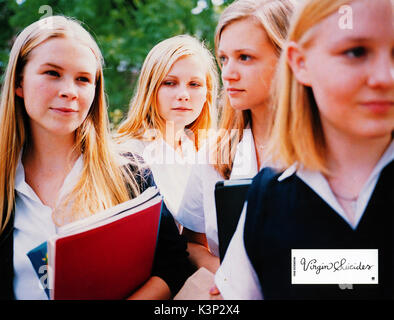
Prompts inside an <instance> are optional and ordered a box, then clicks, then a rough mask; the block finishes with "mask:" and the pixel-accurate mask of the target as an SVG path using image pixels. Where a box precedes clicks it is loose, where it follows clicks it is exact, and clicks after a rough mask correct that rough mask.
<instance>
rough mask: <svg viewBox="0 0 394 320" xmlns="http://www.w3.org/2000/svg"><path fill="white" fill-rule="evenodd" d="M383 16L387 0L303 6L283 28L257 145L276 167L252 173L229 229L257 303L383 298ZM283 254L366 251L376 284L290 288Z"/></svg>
mask: <svg viewBox="0 0 394 320" xmlns="http://www.w3.org/2000/svg"><path fill="white" fill-rule="evenodd" d="M393 12H394V10H393V2H392V1H390V0H375V1H369V0H354V1H349V0H335V1H332V0H323V1H322V0H306V1H303V2H302V5H301V7H300V8H299V11H298V13H297V14H296V15H295V19H294V20H293V21H292V24H291V28H290V31H289V43H288V45H287V47H286V50H285V51H284V54H283V56H282V59H281V61H280V67H279V80H278V83H277V86H278V91H279V95H278V100H277V103H276V105H277V109H276V114H275V122H274V127H273V131H272V139H271V140H270V145H269V150H270V154H271V155H272V159H273V161H274V162H275V163H276V164H277V165H278V166H280V167H281V170H279V171H278V170H272V169H271V168H266V169H264V170H262V171H261V172H260V173H259V175H258V176H257V177H255V179H254V182H253V184H252V186H251V189H250V193H249V197H248V200H247V209H246V210H245V212H244V213H243V217H242V218H241V223H242V222H243V220H244V219H245V222H244V227H243V226H240V225H239V226H238V229H239V230H240V231H241V233H242V231H243V233H244V234H243V236H242V235H241V236H239V237H238V239H241V240H242V239H243V240H244V246H245V249H246V253H247V256H248V257H249V259H250V262H251V264H252V265H253V268H254V270H255V272H256V274H257V283H258V285H259V287H260V290H259V295H260V298H262V297H264V298H265V299H393V297H394V296H393V292H394V290H393V274H394V273H393V270H394V264H393V261H394V247H393V244H394V238H393V234H394V233H393V230H394V218H393V214H392V213H393V211H394V202H393V194H394V185H393V181H394V143H393V131H394V57H393V52H394V28H393V21H394V17H393ZM345 14H347V16H345ZM245 213H246V216H245ZM241 223H240V224H241ZM292 249H316V250H318V251H319V250H320V251H323V250H324V249H375V250H376V249H377V250H378V262H377V264H375V263H371V264H374V266H373V267H374V268H376V269H375V271H377V272H378V281H377V278H375V279H372V278H371V279H370V280H371V283H370V284H351V283H350V284H349V285H347V286H341V285H340V283H339V284H331V285H319V284H312V285H311V284H309V285H308V284H298V285H292V283H291V282H292V280H291V276H292V272H291V266H292V262H291V258H290V257H291V250H292ZM236 256H237V253H234V254H233V255H232V256H231V257H230V256H228V258H229V260H228V263H229V264H231V260H232V262H233V263H234V261H237V258H236ZM226 258H227V257H226ZM344 258H347V257H346V256H345V257H344ZM225 260H226V259H225ZM349 263H350V261H349ZM362 263H363V264H367V263H368V261H363V262H362ZM299 267H300V268H301V266H299ZM343 267H344V269H343V270H342V272H348V273H349V277H356V278H357V274H360V273H362V270H360V269H359V270H355V269H357V268H354V269H353V270H351V267H352V266H350V267H349V265H348V264H345V265H344V266H343ZM353 267H354V265H353ZM349 268H350V269H349ZM344 270H347V271H344ZM243 271H244V270H234V271H233V272H234V273H239V272H243ZM322 271H323V270H322ZM325 271H327V270H325ZM245 272H247V271H245ZM327 272H329V271H327ZM331 272H332V271H331ZM339 272H340V271H338V273H339ZM228 279H229V281H230V282H231V281H232V280H231V279H233V278H232V277H231V274H229V275H228ZM373 280H375V281H373ZM219 287H220V286H219ZM239 287H243V290H244V289H245V288H244V284H241V283H235V284H233V285H229V286H227V287H225V286H222V287H220V290H221V292H222V294H223V295H224V296H225V297H229V298H231V297H233V296H234V294H233V293H232V292H234V291H237V288H239ZM346 288H347V289H346ZM227 293H228V294H227ZM244 297H245V296H244ZM254 297H255V298H256V297H257V296H256V295H255V296H254ZM246 298H248V297H247V296H246Z"/></svg>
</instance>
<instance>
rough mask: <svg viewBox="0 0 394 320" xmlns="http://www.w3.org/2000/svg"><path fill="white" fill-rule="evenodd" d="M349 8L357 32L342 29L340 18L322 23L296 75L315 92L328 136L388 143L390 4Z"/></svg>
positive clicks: (392, 76) (392, 55)
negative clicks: (371, 139)
mask: <svg viewBox="0 0 394 320" xmlns="http://www.w3.org/2000/svg"><path fill="white" fill-rule="evenodd" d="M350 5H351V8H352V14H353V17H352V18H353V29H345V30H342V29H340V28H339V24H338V21H339V18H340V17H341V15H340V14H339V13H338V14H333V15H331V16H329V17H328V18H327V19H325V20H323V21H322V22H321V23H320V24H319V25H317V26H316V30H315V31H314V32H315V34H313V35H312V37H313V38H312V44H311V45H310V47H308V48H307V49H305V50H304V53H303V55H301V56H300V57H299V59H298V63H297V64H298V66H300V65H303V66H301V68H299V71H298V72H296V73H295V75H296V77H297V78H298V79H299V80H301V82H303V83H304V84H306V85H308V86H310V87H312V90H313V93H314V96H315V99H316V103H317V105H318V109H319V113H320V118H321V122H322V125H323V130H324V132H325V135H326V136H327V134H331V133H332V134H334V136H338V133H340V134H346V135H348V136H352V137H358V138H363V137H364V138H366V137H369V138H379V137H382V138H383V137H385V138H388V139H389V138H390V137H391V132H392V131H393V130H394V25H393V21H394V17H393V7H392V4H391V2H390V0H375V1H369V0H356V1H353V2H351V3H350ZM390 139H391V138H390Z"/></svg>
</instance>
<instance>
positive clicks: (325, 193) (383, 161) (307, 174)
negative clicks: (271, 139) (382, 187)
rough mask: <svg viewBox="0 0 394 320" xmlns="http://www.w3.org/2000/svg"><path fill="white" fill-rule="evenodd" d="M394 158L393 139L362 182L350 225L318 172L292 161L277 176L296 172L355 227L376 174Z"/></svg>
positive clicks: (373, 184)
mask: <svg viewBox="0 0 394 320" xmlns="http://www.w3.org/2000/svg"><path fill="white" fill-rule="evenodd" d="M393 160H394V141H392V142H391V144H390V145H389V147H388V148H387V149H386V151H385V152H384V154H383V156H382V157H381V158H380V160H379V161H378V163H377V164H376V166H375V167H374V169H373V170H372V172H371V174H370V176H369V177H368V179H367V181H366V182H365V183H364V186H363V188H362V190H361V191H360V194H359V197H358V200H357V203H356V205H357V211H356V212H357V214H356V223H355V225H351V224H350V223H349V221H348V219H347V217H346V215H345V213H344V211H343V209H342V207H341V206H340V204H339V203H338V201H337V199H336V197H335V196H334V194H333V193H332V190H331V188H330V186H329V184H328V182H327V179H326V178H325V177H324V176H323V175H322V174H321V173H320V172H319V171H312V170H308V169H305V168H303V166H302V165H301V166H299V168H298V169H297V163H294V164H293V165H292V166H290V167H289V168H288V169H286V170H285V171H284V172H283V173H282V174H281V175H280V176H279V178H278V181H283V180H285V179H287V178H288V177H290V176H292V175H293V174H296V175H297V176H298V177H299V178H300V179H301V180H302V181H303V182H304V183H305V184H307V185H308V186H309V187H310V188H311V189H312V190H314V192H316V193H317V194H318V195H319V196H320V197H321V198H322V199H323V200H324V201H325V202H326V203H327V204H328V205H330V206H331V207H332V209H334V210H335V211H336V212H337V213H338V214H339V215H340V216H342V217H343V218H344V220H346V221H347V222H348V223H349V224H350V225H351V227H352V228H356V227H357V225H358V223H359V221H360V219H361V217H362V214H363V212H364V211H365V208H366V207H367V204H368V202H369V199H370V197H371V195H372V193H373V190H374V186H375V185H376V182H377V180H378V176H379V174H380V172H381V171H382V170H383V168H384V167H385V166H386V165H388V164H389V163H390V162H391V161H393Z"/></svg>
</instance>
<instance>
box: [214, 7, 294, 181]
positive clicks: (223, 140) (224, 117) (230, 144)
mask: <svg viewBox="0 0 394 320" xmlns="http://www.w3.org/2000/svg"><path fill="white" fill-rule="evenodd" d="M293 8H294V1H292V0H237V1H234V2H233V3H232V4H231V5H229V6H228V7H227V8H226V9H225V10H224V11H223V13H222V15H221V16H220V19H219V22H218V25H217V27H216V32H215V51H216V59H217V62H218V64H219V66H220V65H221V63H220V59H219V57H218V55H217V52H218V47H219V43H220V37H221V34H222V32H223V30H224V28H225V27H226V26H228V25H229V24H231V23H233V22H235V21H240V20H243V19H249V18H254V19H256V20H257V21H259V22H260V23H261V27H262V28H263V29H264V30H265V32H266V33H267V36H268V38H269V39H270V41H271V42H272V45H273V46H274V48H275V50H276V53H277V55H278V57H279V55H280V53H281V50H282V47H283V45H284V42H285V39H286V34H287V29H288V26H289V19H290V16H291V15H292V12H293ZM220 101H221V102H220V104H219V125H218V128H219V131H218V132H219V134H218V137H217V139H216V142H215V147H214V150H213V153H214V155H213V158H214V159H216V161H215V163H214V167H215V169H216V171H217V172H219V174H220V175H221V176H222V177H223V178H224V179H229V178H230V175H231V171H232V167H233V161H234V157H235V153H236V149H237V145H238V143H239V142H240V141H241V140H242V137H243V130H244V129H245V128H246V127H247V125H250V123H251V114H250V110H243V111H239V110H234V109H233V108H232V107H231V104H230V101H229V99H228V96H227V94H226V92H225V91H224V90H222V92H221V95H220ZM234 129H235V130H234Z"/></svg>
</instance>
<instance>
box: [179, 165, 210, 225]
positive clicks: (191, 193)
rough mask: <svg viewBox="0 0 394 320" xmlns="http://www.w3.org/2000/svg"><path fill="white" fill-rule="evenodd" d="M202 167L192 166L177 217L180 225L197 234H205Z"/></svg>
mask: <svg viewBox="0 0 394 320" xmlns="http://www.w3.org/2000/svg"><path fill="white" fill-rule="evenodd" d="M202 166H203V165H201V164H195V165H193V167H192V169H191V172H190V176H189V179H188V182H187V184H186V189H185V192H184V196H183V199H182V201H181V205H180V207H179V211H178V215H177V220H178V222H179V223H180V224H182V225H183V226H184V227H186V228H187V229H190V230H192V231H194V232H199V233H205V217H204V193H203V181H202V180H203V176H202V173H203V172H202Z"/></svg>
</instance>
